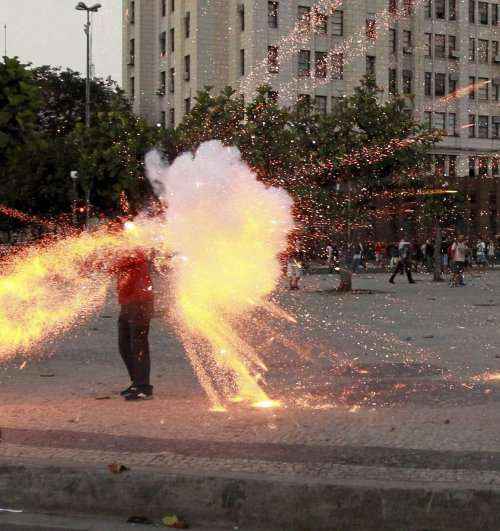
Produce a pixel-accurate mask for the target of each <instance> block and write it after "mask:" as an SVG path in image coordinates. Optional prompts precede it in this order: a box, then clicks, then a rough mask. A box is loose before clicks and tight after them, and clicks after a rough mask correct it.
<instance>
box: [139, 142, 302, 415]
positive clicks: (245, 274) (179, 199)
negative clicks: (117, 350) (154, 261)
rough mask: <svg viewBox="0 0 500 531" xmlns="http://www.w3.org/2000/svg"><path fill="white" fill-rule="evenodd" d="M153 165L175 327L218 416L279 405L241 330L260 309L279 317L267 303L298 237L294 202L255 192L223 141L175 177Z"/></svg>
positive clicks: (179, 166) (174, 169)
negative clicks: (244, 406)
mask: <svg viewBox="0 0 500 531" xmlns="http://www.w3.org/2000/svg"><path fill="white" fill-rule="evenodd" d="M146 163H147V168H148V172H149V177H150V179H151V181H152V183H153V185H154V187H155V189H156V190H157V193H158V195H159V196H160V197H161V199H162V200H163V201H164V202H165V203H166V205H167V206H168V209H167V231H168V233H169V234H170V235H171V236H170V246H171V248H172V251H173V252H174V253H176V257H175V259H174V261H173V277H172V285H173V291H174V293H175V299H176V308H175V318H176V320H177V322H178V323H179V327H180V329H181V332H180V334H181V336H182V338H183V341H184V345H185V348H186V351H187V353H188V356H189V358H190V361H191V363H192V365H193V367H194V369H195V371H196V373H197V376H198V378H199V380H200V382H201V383H202V385H203V387H204V389H205V391H206V392H207V394H208V396H209V398H210V400H211V402H212V406H213V407H214V408H217V409H220V408H223V404H224V402H225V401H226V400H228V399H229V400H231V401H245V402H248V403H250V404H253V405H258V406H261V407H265V406H269V405H272V404H273V402H272V401H270V399H269V397H268V396H267V394H266V393H265V391H264V390H263V389H262V387H261V386H260V385H259V383H258V382H259V380H260V379H261V378H262V376H261V374H262V373H263V372H265V370H266V366H265V364H264V363H263V362H262V360H261V359H260V357H259V356H258V355H257V353H256V352H255V351H254V350H253V349H252V348H251V346H250V345H248V344H247V343H246V342H245V341H244V340H243V339H242V338H241V336H240V335H239V334H238V333H237V332H236V328H235V324H236V323H237V322H238V321H239V320H241V319H242V318H243V317H244V316H245V315H246V314H248V313H249V312H251V311H252V310H255V309H256V308H257V307H259V306H263V307H266V308H268V310H269V311H270V312H273V311H275V313H276V311H277V310H273V308H272V306H271V305H270V303H269V302H267V301H266V297H267V296H268V295H269V294H270V293H271V291H273V290H274V288H275V286H276V283H277V281H278V278H279V277H280V274H281V271H280V263H279V261H278V258H277V255H278V254H279V253H280V252H282V251H284V250H285V248H286V245H287V235H288V233H289V232H290V230H291V229H292V227H293V221H292V215H291V206H292V200H291V198H290V197H289V196H288V195H287V193H286V192H285V191H283V190H280V189H277V188H266V187H265V186H264V185H263V184H262V183H260V182H258V181H257V180H256V176H255V175H254V173H252V171H251V170H250V169H249V168H248V166H247V165H246V164H245V163H244V162H242V160H241V156H240V153H239V151H238V150H237V149H236V148H228V147H223V146H222V144H221V143H220V142H217V141H211V142H206V143H204V144H202V145H201V146H200V147H199V148H198V150H197V152H196V153H195V155H194V156H193V155H192V154H191V153H186V154H184V155H182V156H180V157H179V158H178V159H176V160H175V161H174V163H173V164H172V165H171V166H169V167H163V166H162V164H161V161H160V158H159V155H158V153H151V154H150V155H149V156H148V157H147V160H146Z"/></svg>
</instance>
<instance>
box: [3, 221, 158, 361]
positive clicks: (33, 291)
mask: <svg viewBox="0 0 500 531" xmlns="http://www.w3.org/2000/svg"><path fill="white" fill-rule="evenodd" d="M157 234H158V231H157V227H156V226H154V228H153V226H152V225H151V223H136V224H134V226H133V228H132V229H131V230H127V231H122V232H120V233H116V234H114V233H110V232H108V231H107V230H105V229H103V230H100V231H97V232H94V233H86V232H85V233H82V234H79V235H74V236H70V237H67V238H63V239H59V240H55V241H45V242H43V243H41V244H39V245H36V246H33V247H31V248H28V249H26V250H25V251H23V252H22V253H20V254H17V255H16V256H15V257H13V258H11V259H10V261H9V260H7V262H6V263H4V264H2V265H3V267H4V271H3V274H2V275H1V276H0V362H1V361H6V360H8V359H10V358H12V357H14V356H16V355H17V354H20V353H22V354H23V355H25V356H27V355H31V354H32V350H33V348H34V347H36V346H37V345H39V344H40V343H42V342H45V341H48V340H49V339H51V338H54V337H55V336H57V335H59V334H61V333H63V332H65V331H67V330H69V329H70V328H71V327H72V326H74V325H75V324H76V323H77V322H78V321H79V320H82V319H84V318H85V317H86V316H88V315H89V314H90V313H92V312H94V311H96V309H98V308H99V307H100V306H101V305H102V304H103V302H104V300H105V297H106V293H107V288H108V286H109V282H110V280H109V275H108V274H106V273H105V272H103V271H101V272H99V270H98V269H93V268H92V264H95V263H96V262H99V261H101V262H103V263H106V262H110V261H112V260H113V257H114V256H116V253H120V252H126V251H130V250H131V249H134V248H137V247H138V246H141V247H152V246H153V245H156V246H157V245H158V242H157V241H155V238H157Z"/></svg>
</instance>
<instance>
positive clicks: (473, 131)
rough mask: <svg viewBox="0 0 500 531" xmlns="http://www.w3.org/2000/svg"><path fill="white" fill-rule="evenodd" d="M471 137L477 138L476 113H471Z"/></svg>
mask: <svg viewBox="0 0 500 531" xmlns="http://www.w3.org/2000/svg"><path fill="white" fill-rule="evenodd" d="M468 129H469V138H475V136H476V115H475V114H469V127H468Z"/></svg>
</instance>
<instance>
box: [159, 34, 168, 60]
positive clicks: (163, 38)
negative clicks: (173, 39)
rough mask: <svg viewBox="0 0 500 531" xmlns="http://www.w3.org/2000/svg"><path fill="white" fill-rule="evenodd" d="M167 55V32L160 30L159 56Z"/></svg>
mask: <svg viewBox="0 0 500 531" xmlns="http://www.w3.org/2000/svg"><path fill="white" fill-rule="evenodd" d="M165 55H167V32H166V31H162V32H161V33H160V56H161V57H165Z"/></svg>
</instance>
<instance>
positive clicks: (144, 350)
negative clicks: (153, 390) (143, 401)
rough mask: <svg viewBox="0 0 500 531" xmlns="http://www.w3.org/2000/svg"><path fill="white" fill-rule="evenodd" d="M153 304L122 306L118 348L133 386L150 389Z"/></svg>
mask: <svg viewBox="0 0 500 531" xmlns="http://www.w3.org/2000/svg"><path fill="white" fill-rule="evenodd" d="M152 316H153V302H152V301H151V302H133V303H129V304H122V306H121V311H120V317H119V318H118V348H119V349H120V355H121V357H122V359H123V362H124V363H125V366H126V367H127V371H128V374H129V376H130V380H131V382H132V385H134V386H136V387H150V384H149V374H150V371H151V360H150V357H149V341H148V334H149V323H150V321H151V317H152Z"/></svg>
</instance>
